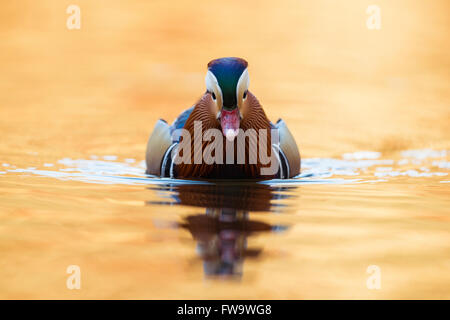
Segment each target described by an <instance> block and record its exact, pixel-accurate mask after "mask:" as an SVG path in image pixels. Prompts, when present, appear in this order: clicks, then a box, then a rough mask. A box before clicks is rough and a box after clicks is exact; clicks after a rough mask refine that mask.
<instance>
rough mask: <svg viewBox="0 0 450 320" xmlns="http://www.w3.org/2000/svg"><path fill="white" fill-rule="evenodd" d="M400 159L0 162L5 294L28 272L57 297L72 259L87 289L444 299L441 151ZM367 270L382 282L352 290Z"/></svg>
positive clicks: (365, 155)
mask: <svg viewBox="0 0 450 320" xmlns="http://www.w3.org/2000/svg"><path fill="white" fill-rule="evenodd" d="M400 154H401V156H402V157H401V158H399V159H385V158H384V157H383V156H382V154H381V153H376V152H355V153H350V154H349V153H347V154H343V155H342V157H341V159H332V158H314V159H304V161H303V171H302V174H301V175H300V176H299V177H297V178H294V179H289V180H269V181H260V182H252V181H192V180H178V179H160V178H156V177H150V176H146V175H145V174H144V172H145V168H144V161H142V160H136V159H131V158H125V159H123V160H122V159H119V157H117V156H112V155H109V156H103V157H98V156H91V157H90V159H70V158H63V159H60V160H58V161H56V162H55V163H43V164H42V165H40V166H36V167H28V168H18V167H17V166H16V165H14V164H12V163H3V164H2V167H3V168H2V170H3V171H2V177H3V179H4V180H3V183H4V184H3V185H5V186H8V187H7V188H8V189H7V194H8V197H7V198H6V199H5V198H3V201H2V207H3V208H4V209H10V210H8V211H9V212H11V213H10V214H9V215H6V216H5V215H4V216H3V221H4V224H3V231H4V232H3V237H4V242H3V243H4V249H6V248H7V247H8V248H9V250H5V251H6V255H7V256H9V260H7V261H9V262H10V263H11V262H12V264H11V266H10V267H8V266H6V271H9V275H10V277H8V278H7V279H4V280H2V281H3V284H4V285H5V287H6V288H9V290H11V289H13V290H12V292H11V291H10V292H9V294H8V295H7V297H14V296H19V295H21V294H23V292H21V291H15V290H14V289H16V288H17V286H18V285H17V280H18V277H19V275H20V277H24V278H28V279H30V278H32V279H35V275H34V274H30V275H26V274H23V272H25V271H28V272H29V271H30V270H39V274H41V273H42V276H43V277H44V279H46V281H47V280H48V279H50V281H51V282H52V283H54V284H53V290H54V291H52V292H46V293H42V292H40V293H39V295H43V296H44V297H57V296H61V295H62V296H63V297H71V296H72V295H71V294H70V293H69V292H66V291H65V290H64V288H63V287H64V286H63V285H64V281H63V279H64V276H65V274H64V265H65V264H67V265H72V264H75V265H79V266H80V267H81V270H83V274H85V277H83V294H82V296H83V297H88V298H89V297H95V296H96V295H98V294H100V295H101V296H102V297H119V298H120V297H134V298H144V297H145V298H158V297H166V298H174V297H181V296H185V295H188V296H189V297H214V298H219V297H236V296H237V297H242V298H244V297H271V298H283V297H304V298H310V297H354V296H358V297H378V296H379V297H390V296H402V297H414V296H415V295H414V292H408V291H407V288H409V287H410V286H414V287H419V288H420V286H424V287H425V286H427V287H428V286H431V287H432V288H433V290H434V291H433V292H434V294H445V293H446V292H447V289H448V287H447V284H448V282H446V281H444V282H443V281H442V277H439V278H438V277H436V275H435V274H434V273H433V272H431V270H434V269H435V268H438V270H439V268H447V263H448V256H447V255H446V254H443V253H444V252H448V249H449V247H448V243H449V242H448V239H449V234H448V228H447V227H446V223H448V205H449V199H448V193H447V191H448V190H446V189H442V190H441V192H442V191H445V190H446V191H445V192H444V193H443V194H442V195H441V196H440V195H439V193H438V194H436V189H437V188H440V186H446V185H445V184H446V183H448V182H449V177H448V174H449V161H448V160H449V157H448V155H447V151H446V150H408V151H404V152H401V153H400ZM5 179H6V183H5ZM11 181H16V182H17V181H20V183H11ZM447 188H448V187H447ZM64 190H65V191H64ZM5 191H6V189H3V193H5ZM56 195H58V196H57V197H56ZM25 199H26V202H23V201H24V200H25ZM19 203H20V205H19ZM19 207H20V208H21V210H18V208H19ZM14 208H17V209H15V210H13V211H11V209H14ZM27 208H28V209H27ZM31 210H32V211H31ZM5 222H6V224H5ZM18 230H20V232H17V231H18ZM16 232H17V233H16ZM50 239H53V241H54V239H57V240H58V241H57V243H56V244H55V243H54V242H53V241H50ZM12 249H14V250H13V251H11V250H12ZM17 250H19V251H21V252H22V253H26V254H25V255H22V254H21V255H20V256H19V255H16V254H15V253H14V252H15V251H17ZM424 256H425V257H426V259H424ZM408 261H409V262H408ZM408 263H410V264H413V266H414V270H416V271H414V277H412V275H411V274H408V270H410V268H411V265H408ZM370 265H377V266H379V267H380V268H381V270H383V279H388V281H383V283H385V285H384V288H383V289H384V290H383V292H382V293H376V292H372V291H369V290H368V289H367V288H366V285H365V281H366V278H367V277H368V276H369V275H368V274H367V273H366V268H367V267H368V266H370ZM11 267H13V268H11ZM43 267H45V268H44V269H43ZM18 270H19V273H18V272H17V271H18ZM43 270H44V271H43ZM417 272H418V273H417ZM416 273H417V274H416ZM267 278H270V279H271V280H270V281H267ZM447 280H448V279H447ZM34 281H35V285H33V282H32V284H31V286H28V285H26V286H25V288H22V290H24V289H25V290H26V291H25V292H27V293H28V294H31V296H34V294H37V292H36V290H39V289H38V288H37V287H35V286H38V285H40V284H43V282H45V281H43V280H34ZM58 281H59V282H61V283H60V284H59V285H57V284H56V283H58ZM408 281H409V282H410V283H409V282H408ZM143 282H144V283H145V285H142V284H143ZM406 282H408V283H406ZM234 286H235V287H234ZM86 287H87V288H86ZM55 288H56V290H55ZM84 288H86V289H84ZM273 288H276V290H272V289H273ZM312 289H314V291H313V292H314V294H312V292H311V291H308V290H312ZM185 290H188V291H185ZM402 290H405V291H402ZM436 290H437V291H436ZM33 292H34V294H33ZM286 292H288V293H289V294H286ZM206 294H207V296H206ZM72 297H73V296H72Z"/></svg>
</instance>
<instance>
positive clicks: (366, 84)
mask: <svg viewBox="0 0 450 320" xmlns="http://www.w3.org/2000/svg"><path fill="white" fill-rule="evenodd" d="M4 2H5V1H4ZM74 3H76V4H78V5H79V6H80V8H81V16H82V22H81V29H80V30H68V29H67V28H66V19H67V14H66V8H67V5H68V4H67V3H66V2H64V1H53V0H41V1H32V0H20V1H7V2H5V3H2V10H1V12H0V18H1V19H0V37H1V41H0V70H1V73H0V298H8V299H9V298H25V299H31V298H35V299H36V298H41V299H46V298H67V299H80V298H88V299H90V298H119V299H121V298H123V299H126V298H136V299H140V298H151V299H156V298H169V299H172V298H174V299H175V298H176V299H189V298H190V299H195V298H211V299H215V298H225V299H227V298H230V299H231V298H235V299H238V298H247V299H249V298H252V299H259V298H261V299H271V298H274V299H281V298H283V299H303V298H305V299H310V298H321V299H326V298H370V299H372V298H407V299H408V298H447V299H448V298H450V291H449V288H450V272H449V270H450V254H449V253H450V245H449V244H450V233H449V230H450V210H449V208H450V200H449V199H450V197H449V195H450V184H449V181H450V177H449V174H450V169H449V167H450V165H449V163H450V155H449V152H450V129H449V128H450V127H449V120H450V111H449V110H450V108H449V106H450V91H449V87H450V86H449V84H450V76H449V72H448V70H449V69H450V56H449V54H448V53H449V52H450V42H449V41H448V39H449V38H448V35H449V34H450V20H449V19H448V12H450V2H449V1H447V0H433V1H420V0H407V1H406V0H405V1H404V0H398V1H397V0H396V1H388V0H379V1H377V4H378V5H379V6H380V8H381V12H382V27H381V29H380V30H369V29H368V28H367V27H366V23H365V22H366V20H367V17H368V16H367V13H366V9H367V7H368V6H369V5H372V4H374V3H373V1H365V0H346V1H344V2H343V1H331V0H319V1H298V0H282V1H278V2H276V4H275V2H273V1H245V2H242V1H226V3H225V2H224V1H207V2H202V1H199V2H195V5H194V4H193V2H192V1H176V3H175V2H170V1H159V0H155V1H133V0H127V1H125V0H117V1H110V2H108V3H107V4H105V2H104V1H92V0H77V1H75V2H74ZM223 56H240V57H243V58H245V59H246V60H248V61H249V74H250V79H251V80H250V90H251V91H252V93H254V94H255V95H256V97H257V98H258V99H259V100H260V101H261V103H262V105H263V107H264V110H265V112H266V113H267V115H268V117H269V118H270V120H271V121H276V120H277V119H278V118H283V120H284V121H285V122H286V123H287V124H288V126H289V128H290V130H291V132H292V134H293V135H294V137H295V139H296V141H297V142H298V144H299V147H300V151H301V154H302V159H303V162H302V173H301V175H300V176H299V177H296V178H295V179H289V180H271V181H262V182H252V181H183V180H173V179H158V178H156V177H150V176H146V175H145V168H144V162H143V159H144V154H145V146H146V141H147V139H148V136H149V134H150V132H151V130H152V127H153V125H154V124H155V122H156V121H157V120H158V119H159V118H164V119H166V120H167V121H169V122H171V121H173V119H174V118H175V117H176V116H177V115H178V114H179V113H180V112H181V111H182V110H184V109H186V108H188V107H190V106H192V104H193V103H195V101H196V100H197V99H198V98H199V97H200V96H201V94H202V93H203V92H204V90H205V88H204V76H205V71H206V64H207V63H208V62H209V61H210V60H211V59H214V58H218V57H223ZM70 265H77V266H79V267H80V270H81V289H80V290H69V289H68V288H67V286H66V281H67V278H68V276H69V275H68V274H67V273H66V270H67V267H68V266H70ZM373 265H375V266H378V267H379V270H380V271H381V288H380V289H376V290H371V289H369V288H368V287H367V286H366V281H367V279H368V277H369V276H370V274H368V273H367V268H368V267H369V266H373Z"/></svg>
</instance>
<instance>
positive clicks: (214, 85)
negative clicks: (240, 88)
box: [205, 71, 222, 101]
mask: <svg viewBox="0 0 450 320" xmlns="http://www.w3.org/2000/svg"><path fill="white" fill-rule="evenodd" d="M205 83H206V90H208V91H209V92H214V93H215V94H216V95H217V93H218V94H220V100H221V101H222V90H221V89H220V86H219V82H218V81H217V78H216V76H215V75H214V74H213V73H212V72H211V71H208V72H207V73H206V77H205ZM216 98H217V97H216Z"/></svg>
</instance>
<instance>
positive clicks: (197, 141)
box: [146, 57, 301, 179]
mask: <svg viewBox="0 0 450 320" xmlns="http://www.w3.org/2000/svg"><path fill="white" fill-rule="evenodd" d="M247 67H248V63H247V61H245V60H244V59H241V58H233V57H230V58H220V59H216V60H212V61H211V62H209V63H208V70H207V73H206V78H205V81H206V92H205V93H204V94H203V96H202V97H201V98H200V99H199V100H198V102H197V103H196V104H195V105H194V106H193V107H191V108H189V109H187V110H185V111H184V112H182V113H181V114H180V116H179V117H178V118H177V119H176V120H175V121H174V122H173V123H172V125H169V124H168V123H167V122H166V121H164V120H162V119H160V120H158V121H157V123H156V125H155V128H154V129H153V132H152V133H151V135H150V138H149V140H148V143H147V151H146V165H147V170H146V173H147V174H149V175H155V176H159V177H170V178H199V179H230V178H231V179H273V178H281V179H287V178H292V177H295V176H297V175H298V174H299V173H300V163H301V160H300V153H299V151H298V148H297V144H296V142H295V139H294V137H293V135H292V134H291V132H290V131H289V129H288V128H287V126H286V123H285V122H284V121H283V120H281V119H279V120H278V121H277V122H276V123H272V122H270V121H269V119H268V118H267V116H266V114H265V112H264V110H263V108H262V106H261V104H260V103H259V101H258V99H257V98H256V97H255V96H254V95H253V94H252V93H251V92H250V91H249V90H248V87H249V74H248V69H247ZM261 132H262V133H261ZM264 132H265V133H264ZM274 137H275V138H274ZM241 138H242V139H241ZM235 142H236V143H235ZM257 151H259V153H258V152H257ZM269 158H270V159H269ZM264 170H265V171H264Z"/></svg>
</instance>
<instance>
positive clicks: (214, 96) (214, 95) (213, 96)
mask: <svg viewBox="0 0 450 320" xmlns="http://www.w3.org/2000/svg"><path fill="white" fill-rule="evenodd" d="M211 95H212V98H213V99H214V100H216V94H215V93H214V92H211Z"/></svg>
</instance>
